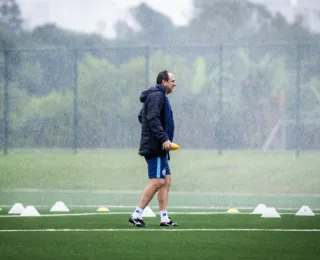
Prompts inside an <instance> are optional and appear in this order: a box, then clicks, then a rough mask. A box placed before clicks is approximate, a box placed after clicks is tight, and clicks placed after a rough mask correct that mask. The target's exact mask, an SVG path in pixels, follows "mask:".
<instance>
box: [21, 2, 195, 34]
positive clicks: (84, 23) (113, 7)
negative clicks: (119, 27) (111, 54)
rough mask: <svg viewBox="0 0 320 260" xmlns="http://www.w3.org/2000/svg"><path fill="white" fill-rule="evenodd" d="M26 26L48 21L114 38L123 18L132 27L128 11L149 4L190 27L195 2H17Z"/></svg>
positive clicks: (173, 19)
mask: <svg viewBox="0 0 320 260" xmlns="http://www.w3.org/2000/svg"><path fill="white" fill-rule="evenodd" d="M17 2H18V3H19V4H20V7H21V11H22V16H23V18H24V19H25V21H26V24H27V25H28V26H29V27H30V28H33V27H34V26H37V25H39V24H43V23H45V22H54V23H56V24H57V25H59V26H61V27H64V28H69V29H73V30H77V31H82V32H97V31H99V32H104V34H105V35H106V36H108V37H114V36H115V32H114V28H113V25H114V23H115V22H116V21H117V20H119V19H127V20H128V22H129V24H132V19H130V16H129V14H128V8H130V7H133V6H137V5H138V4H139V3H141V2H147V3H148V4H149V5H150V6H151V7H152V8H153V9H155V10H157V11H159V12H162V13H164V14H166V15H167V16H169V17H170V18H171V19H172V21H173V23H174V24H176V25H184V24H186V23H187V22H188V21H189V19H190V17H191V15H192V13H191V12H192V0H147V1H142V0H17Z"/></svg>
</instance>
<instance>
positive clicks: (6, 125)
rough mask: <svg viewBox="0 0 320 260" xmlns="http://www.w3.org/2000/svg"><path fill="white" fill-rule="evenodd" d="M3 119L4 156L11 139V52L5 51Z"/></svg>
mask: <svg viewBox="0 0 320 260" xmlns="http://www.w3.org/2000/svg"><path fill="white" fill-rule="evenodd" d="M3 106H4V107H3V119H4V146H3V153H4V155H7V154H8V139H9V52H8V51H7V50H5V51H4V93H3Z"/></svg>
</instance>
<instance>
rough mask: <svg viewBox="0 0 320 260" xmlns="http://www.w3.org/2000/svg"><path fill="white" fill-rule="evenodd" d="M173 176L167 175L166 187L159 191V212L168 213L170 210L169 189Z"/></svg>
mask: <svg viewBox="0 0 320 260" xmlns="http://www.w3.org/2000/svg"><path fill="white" fill-rule="evenodd" d="M170 184H171V175H166V178H165V182H164V185H163V186H162V187H161V188H160V189H159V191H158V201H159V210H160V211H166V210H167V208H168V199H169V188H170Z"/></svg>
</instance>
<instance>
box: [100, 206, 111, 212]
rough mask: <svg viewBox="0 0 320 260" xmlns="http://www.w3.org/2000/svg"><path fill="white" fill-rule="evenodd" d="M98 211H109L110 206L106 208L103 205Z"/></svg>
mask: <svg viewBox="0 0 320 260" xmlns="http://www.w3.org/2000/svg"><path fill="white" fill-rule="evenodd" d="M97 211H98V212H108V211H110V210H109V209H108V208H105V207H101V208H98V209H97Z"/></svg>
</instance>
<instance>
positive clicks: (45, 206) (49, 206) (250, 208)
mask: <svg viewBox="0 0 320 260" xmlns="http://www.w3.org/2000/svg"><path fill="white" fill-rule="evenodd" d="M12 206H13V204H11V205H9V204H4V205H0V207H3V208H11V207H12ZM33 206H34V207H36V208H51V207H52V206H53V204H52V205H37V204H34V205H33ZM136 206H137V205H131V206H128V205H104V204H99V205H98V204H97V205H72V204H71V205H67V207H68V208H76V209H82V208H100V207H107V208H118V209H121V208H122V209H135V208H136ZM149 206H150V208H151V209H152V208H157V207H158V206H152V205H149ZM232 207H233V206H230V207H216V206H212V207H206V206H203V207H202V206H170V208H171V209H216V210H217V209H220V210H224V209H226V210H227V209H230V208H232ZM235 208H237V209H239V210H241V209H242V210H253V209H255V207H246V206H241V207H235ZM275 208H276V209H278V210H292V211H293V210H299V209H300V207H296V208H288V207H275ZM311 209H312V210H313V211H320V208H311Z"/></svg>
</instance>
